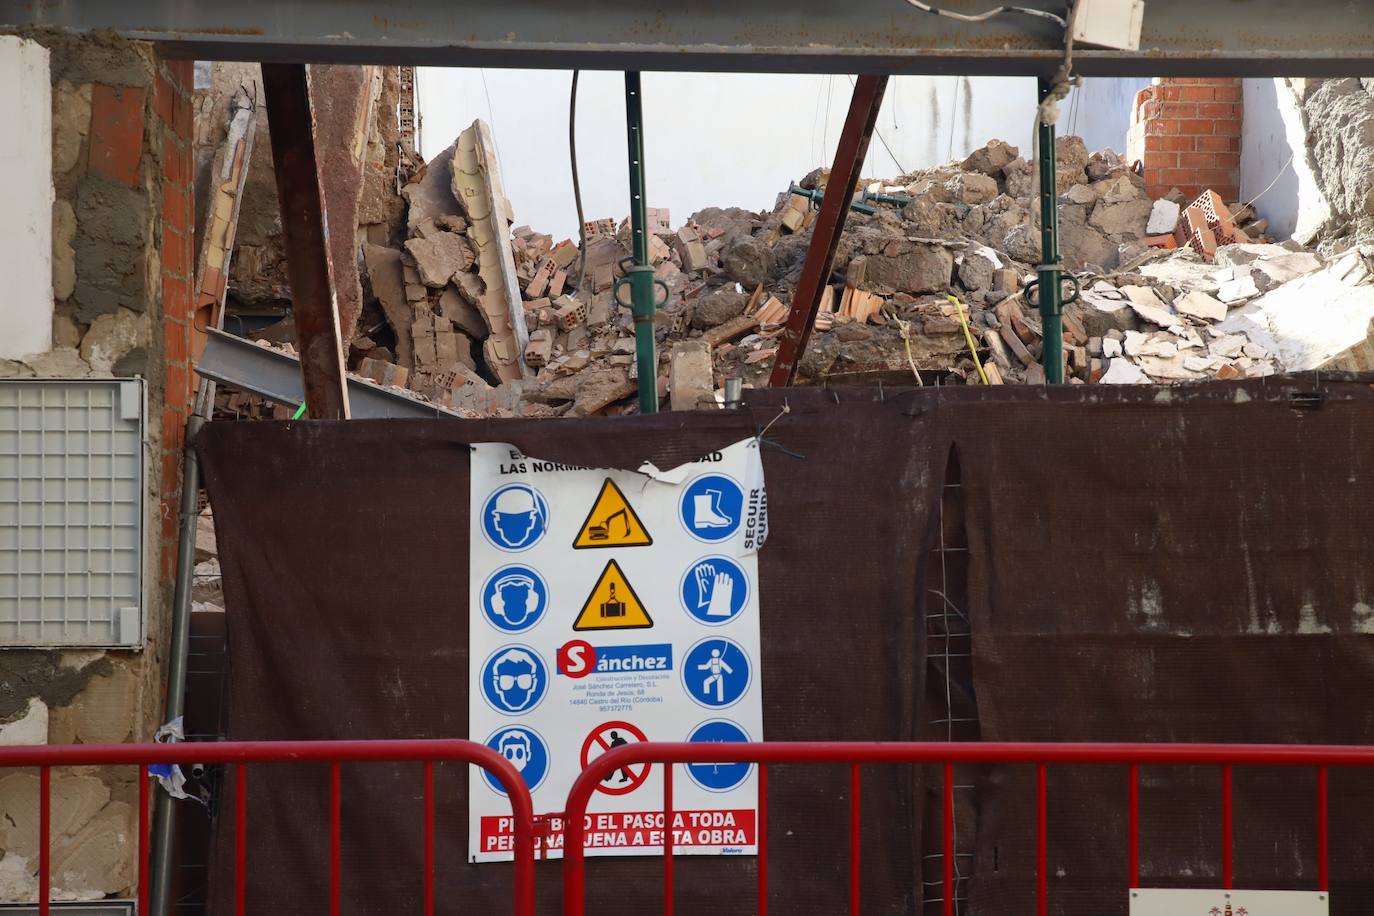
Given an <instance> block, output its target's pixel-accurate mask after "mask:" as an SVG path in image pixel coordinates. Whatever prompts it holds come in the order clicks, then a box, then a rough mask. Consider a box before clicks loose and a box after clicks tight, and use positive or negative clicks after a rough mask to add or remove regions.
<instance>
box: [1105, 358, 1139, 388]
mask: <svg viewBox="0 0 1374 916" xmlns="http://www.w3.org/2000/svg"><path fill="white" fill-rule="evenodd" d="M1101 382H1102V384H1104V385H1147V384H1149V382H1150V379H1149V378H1148V377H1147V376H1146V375H1145V373H1144V372H1141V371H1140V369H1139V368H1138V367H1136V366H1134V365H1132V364H1131V363H1129V362H1127V361H1126V360H1124V359H1114V360H1112V363H1111V365H1110V366H1108V367H1107V371H1106V372H1104V373H1102V378H1101Z"/></svg>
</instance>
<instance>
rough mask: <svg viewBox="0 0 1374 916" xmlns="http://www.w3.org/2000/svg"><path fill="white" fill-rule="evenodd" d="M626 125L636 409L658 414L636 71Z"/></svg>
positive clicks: (628, 81)
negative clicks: (632, 246)
mask: <svg viewBox="0 0 1374 916" xmlns="http://www.w3.org/2000/svg"><path fill="white" fill-rule="evenodd" d="M625 127H626V132H627V134H628V135H629V142H630V231H631V238H632V241H633V244H634V264H633V265H631V267H630V268H629V269H628V270H626V271H625V273H626V279H627V280H628V281H629V285H630V311H631V313H632V314H633V315H634V319H635V368H636V372H637V374H638V376H639V412H640V413H658V354H657V353H656V352H655V349H654V267H653V265H652V264H650V263H649V228H648V224H649V214H648V210H647V205H646V204H645V202H644V109H643V105H642V99H641V97H640V91H639V73H637V72H633V71H626V73H625Z"/></svg>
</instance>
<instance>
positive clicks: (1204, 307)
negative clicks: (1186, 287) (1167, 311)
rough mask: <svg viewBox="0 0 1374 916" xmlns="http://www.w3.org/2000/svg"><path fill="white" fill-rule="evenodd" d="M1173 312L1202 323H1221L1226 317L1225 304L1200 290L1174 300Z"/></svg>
mask: <svg viewBox="0 0 1374 916" xmlns="http://www.w3.org/2000/svg"><path fill="white" fill-rule="evenodd" d="M1174 311H1176V312H1178V313H1179V314H1180V315H1186V316H1188V317H1189V318H1198V319H1200V320H1202V321H1209V322H1210V321H1221V320H1222V319H1223V318H1225V317H1226V305H1225V303H1223V302H1221V301H1219V300H1217V299H1214V298H1212V297H1211V296H1209V295H1207V294H1206V293H1204V292H1202V291H1201V290H1191V291H1189V292H1187V293H1184V294H1183V295H1182V296H1179V297H1178V298H1177V299H1175V300H1174Z"/></svg>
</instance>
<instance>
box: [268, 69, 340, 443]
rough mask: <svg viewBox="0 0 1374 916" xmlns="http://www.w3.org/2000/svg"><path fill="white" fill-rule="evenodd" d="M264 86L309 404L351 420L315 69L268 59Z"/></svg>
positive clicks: (321, 415) (313, 411) (313, 412)
mask: <svg viewBox="0 0 1374 916" xmlns="http://www.w3.org/2000/svg"><path fill="white" fill-rule="evenodd" d="M262 86H263V94H264V96H266V103H267V124H268V127H269V128H271V131H270V132H271V136H272V164H273V167H274V170H275V172H276V177H277V202H278V204H279V205H280V208H281V225H282V238H283V240H284V241H285V243H286V273H287V277H288V278H289V279H290V281H291V315H292V317H293V318H294V319H295V322H296V341H297V346H298V347H299V349H300V353H301V360H300V367H301V373H302V376H303V379H304V386H305V396H306V409H307V410H308V411H309V412H310V416H311V417H312V418H313V419H317V420H347V419H348V416H349V412H348V390H347V388H346V387H345V385H344V376H345V371H346V370H345V368H344V360H343V345H342V343H341V340H340V333H339V305H338V301H337V299H336V297H335V295H334V270H333V266H332V264H331V261H330V255H329V230H328V228H327V227H326V223H325V211H324V191H323V189H322V188H321V187H320V168H319V157H318V156H317V155H316V153H315V118H314V114H313V112H312V111H311V106H310V81H309V74H308V72H307V71H306V66H305V64H264V65H263V67H262Z"/></svg>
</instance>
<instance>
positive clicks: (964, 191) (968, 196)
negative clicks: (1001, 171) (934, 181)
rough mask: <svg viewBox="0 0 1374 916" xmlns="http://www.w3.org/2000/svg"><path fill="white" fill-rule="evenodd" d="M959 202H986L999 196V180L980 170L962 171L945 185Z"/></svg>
mask: <svg viewBox="0 0 1374 916" xmlns="http://www.w3.org/2000/svg"><path fill="white" fill-rule="evenodd" d="M945 186H946V187H947V188H948V189H949V195H950V197H951V198H953V199H954V200H956V201H958V202H959V203H964V204H969V205H970V206H972V205H975V204H985V203H987V202H988V201H990V200H992V199H993V198H994V197H996V196H997V193H998V192H997V182H996V181H994V180H993V179H992V178H989V177H988V176H987V175H984V174H981V173H979V172H960V173H959V174H958V175H956V176H954V177H953V178H951V179H950V180H949V181H948V182H947V183H946V185H945Z"/></svg>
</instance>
